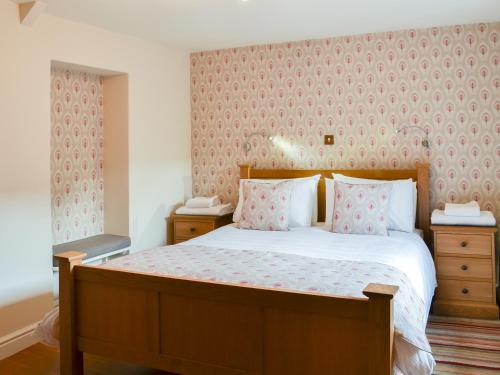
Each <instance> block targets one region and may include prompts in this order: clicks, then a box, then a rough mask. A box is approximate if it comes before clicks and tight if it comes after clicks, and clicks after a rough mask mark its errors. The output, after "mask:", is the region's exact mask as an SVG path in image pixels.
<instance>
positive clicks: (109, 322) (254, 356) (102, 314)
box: [56, 252, 398, 375]
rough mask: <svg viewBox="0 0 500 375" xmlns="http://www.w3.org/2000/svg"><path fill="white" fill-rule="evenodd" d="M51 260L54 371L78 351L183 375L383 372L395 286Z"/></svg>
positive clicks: (72, 362) (71, 368)
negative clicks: (304, 283)
mask: <svg viewBox="0 0 500 375" xmlns="http://www.w3.org/2000/svg"><path fill="white" fill-rule="evenodd" d="M83 256H84V254H82V253H75V252H69V253H64V254H59V255H58V256H56V258H57V259H58V261H59V267H60V275H59V277H60V281H59V282H60V301H59V303H60V340H61V374H63V375H69V374H73V375H81V374H83V352H87V353H92V354H96V355H100V356H104V357H108V358H112V359H115V360H121V361H126V362H134V363H138V364H141V365H144V366H148V367H153V368H158V369H162V370H166V371H170V372H173V373H176V374H183V375H184V374H185V375H212V374H213V375H257V374H266V375H285V374H286V375H325V374H343V375H348V374H370V375H389V374H390V373H391V368H392V345H393V311H392V309H393V302H392V298H393V296H394V294H395V293H396V292H397V289H398V288H397V287H395V286H389V285H380V284H369V285H368V286H367V287H366V288H365V290H364V291H363V293H364V294H365V295H366V297H368V298H347V297H329V296H321V295H314V294H303V293H294V292H284V291H277V290H269V289H260V288H253V287H242V286H234V285H225V284H217V283H209V282H200V281H195V280H186V279H178V278H171V277H163V276H155V275H149V274H140V273H131V272H124V271H115V270H109V269H103V268H98V267H92V266H83V265H81V261H82V258H83Z"/></svg>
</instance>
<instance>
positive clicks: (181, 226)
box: [174, 221, 214, 238]
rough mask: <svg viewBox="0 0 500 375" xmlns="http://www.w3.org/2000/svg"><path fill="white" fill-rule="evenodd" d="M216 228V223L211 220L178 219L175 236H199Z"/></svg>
mask: <svg viewBox="0 0 500 375" xmlns="http://www.w3.org/2000/svg"><path fill="white" fill-rule="evenodd" d="M213 229H214V224H213V223H211V222H207V223H204V222H200V221H196V222H195V221H176V222H175V228H174V231H175V237H183V238H190V237H197V236H201V235H202V234H205V233H208V232H210V231H212V230H213Z"/></svg>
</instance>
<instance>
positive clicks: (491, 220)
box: [431, 210, 496, 227]
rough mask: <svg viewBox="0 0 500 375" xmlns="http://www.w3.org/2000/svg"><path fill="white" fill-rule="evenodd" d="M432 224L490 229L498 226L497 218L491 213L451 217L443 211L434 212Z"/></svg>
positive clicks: (482, 212) (484, 212) (483, 212)
mask: <svg viewBox="0 0 500 375" xmlns="http://www.w3.org/2000/svg"><path fill="white" fill-rule="evenodd" d="M431 223H432V224H437V225H477V226H481V227H490V226H494V225H496V220H495V216H493V214H492V213H491V212H490V211H481V212H480V215H479V216H449V215H445V214H444V211H442V210H434V211H432V215H431Z"/></svg>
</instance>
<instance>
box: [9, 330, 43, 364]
mask: <svg viewBox="0 0 500 375" xmlns="http://www.w3.org/2000/svg"><path fill="white" fill-rule="evenodd" d="M37 325H38V322H36V323H33V324H30V325H29V326H26V327H24V328H21V329H18V330H17V331H15V332H12V333H10V334H8V335H6V336H3V337H0V361H1V360H2V359H5V358H7V357H10V356H11V355H14V354H16V353H17V352H20V351H21V350H24V349H26V348H28V347H30V346H31V345H34V344H36V343H37V342H38V340H37V339H35V338H34V337H33V335H32V333H33V331H34V330H35V328H36V326H37Z"/></svg>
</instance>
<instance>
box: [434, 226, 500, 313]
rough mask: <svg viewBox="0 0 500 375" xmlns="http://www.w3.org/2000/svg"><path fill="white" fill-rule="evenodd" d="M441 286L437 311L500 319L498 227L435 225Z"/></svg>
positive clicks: (437, 263) (435, 303) (439, 283)
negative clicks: (497, 263) (497, 265)
mask: <svg viewBox="0 0 500 375" xmlns="http://www.w3.org/2000/svg"><path fill="white" fill-rule="evenodd" d="M431 229H432V231H433V232H434V262H435V265H436V272H437V279H438V287H437V292H436V299H435V300H434V305H433V306H434V313H435V314H438V315H452V316H460V317H467V318H487V319H488V318H489V319H498V305H497V302H496V281H495V276H496V275H495V232H496V231H497V228H495V227H468V226H446V225H432V226H431Z"/></svg>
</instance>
